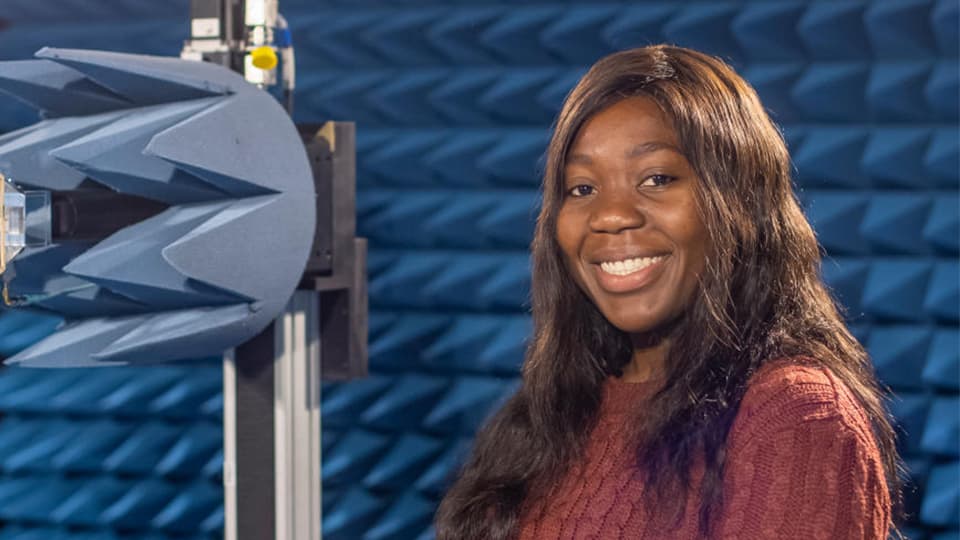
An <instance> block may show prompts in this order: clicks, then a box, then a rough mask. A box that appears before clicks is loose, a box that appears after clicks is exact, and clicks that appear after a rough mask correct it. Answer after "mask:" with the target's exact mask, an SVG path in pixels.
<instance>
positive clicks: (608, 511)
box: [519, 360, 890, 540]
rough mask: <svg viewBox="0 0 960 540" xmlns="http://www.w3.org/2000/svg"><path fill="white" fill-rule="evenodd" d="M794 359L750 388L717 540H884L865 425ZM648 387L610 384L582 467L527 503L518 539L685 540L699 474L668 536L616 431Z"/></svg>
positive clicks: (730, 441) (834, 387) (838, 391)
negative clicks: (683, 509) (689, 500)
mask: <svg viewBox="0 0 960 540" xmlns="http://www.w3.org/2000/svg"><path fill="white" fill-rule="evenodd" d="M798 362H799V361H797V360H791V361H778V362H775V363H771V364H768V365H766V366H764V367H763V368H761V369H760V370H759V371H758V372H757V373H756V374H755V375H754V376H753V377H752V378H751V379H750V384H749V387H748V389H747V392H746V394H745V395H744V397H743V401H742V402H741V405H740V410H739V412H738V414H737V417H736V419H735V420H734V423H733V426H732V428H731V431H730V433H729V436H728V438H727V458H726V466H725V471H724V481H723V493H724V500H725V503H724V505H723V507H722V510H721V512H720V514H719V517H718V521H717V522H716V526H715V528H714V536H713V537H715V538H724V539H727V538H729V539H738V540H741V539H742V540H767V539H769V540H774V539H776V540H788V539H790V540H792V539H824V540H827V539H829V540H844V539H854V538H856V539H871V540H872V539H877V540H884V539H886V538H887V530H888V527H889V526H890V499H889V494H888V492H887V484H886V481H885V478H884V470H883V465H882V463H881V458H880V454H879V451H878V449H877V446H876V443H875V442H874V439H873V436H872V435H871V430H870V424H869V421H868V420H867V418H866V416H865V413H864V411H863V409H862V408H861V407H860V406H859V405H858V404H857V403H856V401H855V400H854V398H853V396H852V394H851V392H850V390H849V389H848V388H847V387H846V386H845V385H844V384H843V383H842V382H841V381H840V380H839V379H838V378H837V377H835V376H834V375H833V374H832V373H830V372H829V371H827V370H825V369H823V368H818V367H814V366H813V365H809V364H808V365H801V364H802V363H798ZM655 385H656V383H626V382H622V381H620V380H618V379H614V378H610V379H609V380H608V381H607V383H606V384H605V386H604V398H603V404H602V405H601V411H600V420H599V422H598V425H597V427H596V428H595V430H594V431H593V433H592V434H591V437H590V441H589V444H588V447H587V451H586V455H585V457H584V459H583V460H582V461H581V462H580V463H578V464H577V465H576V466H575V467H572V468H571V470H570V472H569V473H568V474H567V475H566V477H565V478H563V479H562V480H561V481H560V482H559V483H558V484H557V485H555V486H554V487H553V489H552V490H551V491H550V493H549V494H548V496H546V497H544V498H543V499H541V500H535V501H527V503H526V504H525V506H524V511H523V513H522V517H521V523H520V535H519V539H520V540H551V539H577V540H582V539H583V540H585V539H598V540H600V539H603V540H606V539H629V540H646V539H654V538H656V539H661V538H662V539H667V538H669V539H680V540H682V539H693V538H700V535H699V533H698V521H697V520H698V514H697V512H698V510H699V507H700V497H699V489H700V484H701V479H702V477H703V463H702V461H701V462H700V463H697V464H695V466H694V467H693V469H692V471H691V478H692V483H691V487H692V489H691V494H692V495H691V503H692V504H687V506H686V509H685V512H684V515H683V518H682V520H681V522H680V524H679V526H678V527H676V528H670V527H669V526H665V525H664V524H663V522H662V520H660V521H658V520H656V519H654V518H655V517H656V516H661V515H663V514H664V511H663V509H660V508H649V507H647V506H645V505H644V504H643V499H642V495H643V492H644V485H643V481H642V480H643V479H642V475H641V474H639V473H638V471H637V470H636V468H635V467H634V466H633V465H632V463H633V459H634V453H633V452H632V451H631V450H630V448H628V446H629V445H627V443H626V441H625V440H624V439H625V434H624V432H625V431H626V430H624V429H622V426H623V423H624V422H626V421H627V413H628V411H629V410H630V409H631V407H635V406H636V405H637V402H638V401H643V400H645V399H648V398H649V397H650V396H651V395H652V393H653V391H654V390H655Z"/></svg>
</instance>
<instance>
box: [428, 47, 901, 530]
mask: <svg viewBox="0 0 960 540" xmlns="http://www.w3.org/2000/svg"><path fill="white" fill-rule="evenodd" d="M532 250H533V291H532V296H533V299H532V302H533V318H534V336H533V340H532V342H531V345H530V347H529V350H528V353H527V358H526V361H525V363H524V366H523V384H522V386H521V388H520V389H519V391H518V392H517V393H516V394H515V395H514V396H513V397H512V398H511V399H510V400H509V401H508V402H507V403H506V404H505V406H504V407H503V408H502V409H501V410H500V411H499V412H498V413H497V414H496V415H494V417H493V418H492V419H491V420H490V421H489V422H488V424H487V425H486V426H485V427H484V429H482V430H481V432H480V433H479V434H478V436H477V438H476V442H475V446H474V450H473V453H472V455H471V456H470V458H469V460H468V461H467V463H466V465H465V466H464V468H463V470H462V471H461V474H460V476H459V478H458V479H457V481H456V482H455V483H454V485H453V486H452V487H451V489H450V490H449V492H448V493H447V495H446V497H445V498H444V500H443V501H442V503H441V505H440V508H439V510H438V513H437V517H436V527H437V537H438V538H440V539H442V540H448V539H450V540H453V539H457V540H464V539H474V538H476V539H481V538H482V539H506V538H520V539H523V540H527V539H537V540H540V539H553V538H604V539H605V538H625V539H647V538H681V539H683V538H703V537H706V538H738V539H741V538H742V539H787V538H824V539H827V538H829V539H845V538H870V539H874V538H876V539H885V538H886V537H887V534H888V530H889V529H890V528H891V526H892V525H891V515H892V513H893V510H895V509H896V508H897V507H898V503H899V486H900V479H899V476H898V472H899V458H898V456H897V453H896V449H895V436H894V431H893V429H892V427H891V423H890V420H889V418H888V415H887V413H886V411H885V408H884V405H883V402H882V393H881V390H880V388H879V386H878V384H877V382H876V380H875V378H874V376H873V372H872V369H871V364H870V361H869V359H868V357H867V355H866V353H865V351H864V350H863V348H862V347H861V346H860V344H859V343H858V342H857V341H856V339H855V338H854V337H853V336H852V335H851V334H850V332H849V331H848V329H847V328H846V326H845V325H844V322H843V319H842V317H841V315H840V314H839V312H838V309H837V307H836V305H835V303H834V301H833V300H832V299H831V297H830V295H829V293H828V291H827V289H826V287H825V286H824V284H823V283H822V281H821V279H820V277H819V263H820V254H819V249H818V246H817V242H816V238H815V236H814V232H813V230H812V229H811V227H810V225H809V224H808V223H807V221H806V219H805V218H804V216H803V214H802V212H801V210H800V207H799V205H798V204H797V200H796V198H795V195H794V193H793V190H792V187H791V180H790V161H789V156H788V154H787V150H786V147H785V145H784V142H783V138H782V137H781V135H780V133H779V131H778V130H777V128H776V126H774V124H773V123H772V122H771V120H770V119H769V118H768V116H767V115H766V113H765V112H764V109H763V107H762V105H761V104H760V102H759V100H758V98H757V96H756V94H755V92H754V91H753V89H752V88H750V86H749V85H748V84H747V83H746V82H744V81H743V79H741V78H740V77H739V76H738V75H737V74H736V73H734V71H733V70H732V69H731V68H730V67H729V66H727V65H726V64H724V63H723V62H721V61H720V60H717V59H716V58H713V57H710V56H707V55H704V54H701V53H698V52H695V51H692V50H689V49H683V48H678V47H668V46H655V47H646V48H641V49H635V50H629V51H624V52H620V53H616V54H613V55H610V56H608V57H606V58H603V59H601V60H600V61H599V62H597V64H595V65H594V66H593V67H592V68H591V69H590V71H589V72H588V73H587V74H586V75H585V76H584V77H583V79H581V81H580V82H579V83H578V84H577V86H576V87H575V88H574V89H573V90H572V91H571V93H570V95H569V96H568V97H567V99H566V102H565V103H564V105H563V108H562V110H561V111H560V115H559V117H558V120H557V123H556V126H555V130H554V133H553V137H552V140H551V142H550V146H549V149H548V155H547V164H546V171H545V175H544V182H543V205H542V210H541V213H540V216H539V219H538V222H537V229H536V233H535V238H534V241H533V246H532Z"/></svg>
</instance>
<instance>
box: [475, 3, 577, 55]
mask: <svg viewBox="0 0 960 540" xmlns="http://www.w3.org/2000/svg"><path fill="white" fill-rule="evenodd" d="M561 13H562V12H561V10H560V9H559V6H557V7H554V6H549V7H547V6H544V7H540V6H537V7H527V8H524V9H517V10H512V11H508V12H505V13H504V14H503V15H502V16H501V17H500V18H499V20H497V21H496V22H495V23H493V24H491V25H490V26H489V27H487V29H486V31H484V32H483V34H482V35H481V36H480V43H481V44H482V45H483V46H484V47H486V48H487V49H489V50H490V51H492V52H494V53H496V55H497V58H498V60H500V61H505V62H507V63H509V64H518V65H551V64H555V63H557V59H556V58H555V57H554V56H553V55H552V54H550V52H549V51H547V50H545V49H544V47H543V46H542V44H541V41H540V40H541V37H540V36H541V32H542V29H543V28H545V27H547V26H548V25H550V24H551V23H552V22H553V21H555V20H557V19H558V18H559V17H560V15H561Z"/></svg>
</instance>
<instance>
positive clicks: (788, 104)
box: [743, 62, 803, 122]
mask: <svg viewBox="0 0 960 540" xmlns="http://www.w3.org/2000/svg"><path fill="white" fill-rule="evenodd" d="M802 74H803V65H802V64H801V63H799V62H797V63H776V64H766V63H764V64H755V65H752V66H750V67H747V68H746V69H744V71H743V76H744V78H746V79H747V80H748V81H750V84H751V85H752V86H753V87H754V89H755V90H756V91H757V94H758V95H759V96H760V99H761V100H762V101H763V105H764V107H766V109H767V111H768V112H769V113H770V114H771V116H772V118H773V119H774V121H776V122H790V121H796V120H798V119H800V118H801V117H802V114H800V111H799V110H798V109H797V107H796V105H795V104H794V102H793V98H792V97H791V94H790V93H791V91H792V89H793V88H794V86H796V84H797V81H798V80H799V78H800V76H801V75H802Z"/></svg>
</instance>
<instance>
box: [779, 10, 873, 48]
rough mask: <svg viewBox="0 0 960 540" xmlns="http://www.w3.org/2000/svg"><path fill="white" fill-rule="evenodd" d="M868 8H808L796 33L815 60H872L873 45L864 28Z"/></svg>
mask: <svg viewBox="0 0 960 540" xmlns="http://www.w3.org/2000/svg"><path fill="white" fill-rule="evenodd" d="M865 8H866V6H865V5H863V4H859V3H847V2H842V3H838V2H816V3H812V4H810V5H809V7H807V9H806V11H805V13H804V14H803V16H802V17H801V18H800V22H799V24H798V25H797V33H798V34H800V39H801V40H802V41H803V44H804V46H805V47H806V49H807V51H808V52H809V54H811V55H812V56H813V57H814V58H823V59H829V60H834V59H844V58H869V57H870V43H869V41H868V39H867V34H866V31H865V29H864V27H863V17H864V10H865Z"/></svg>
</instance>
